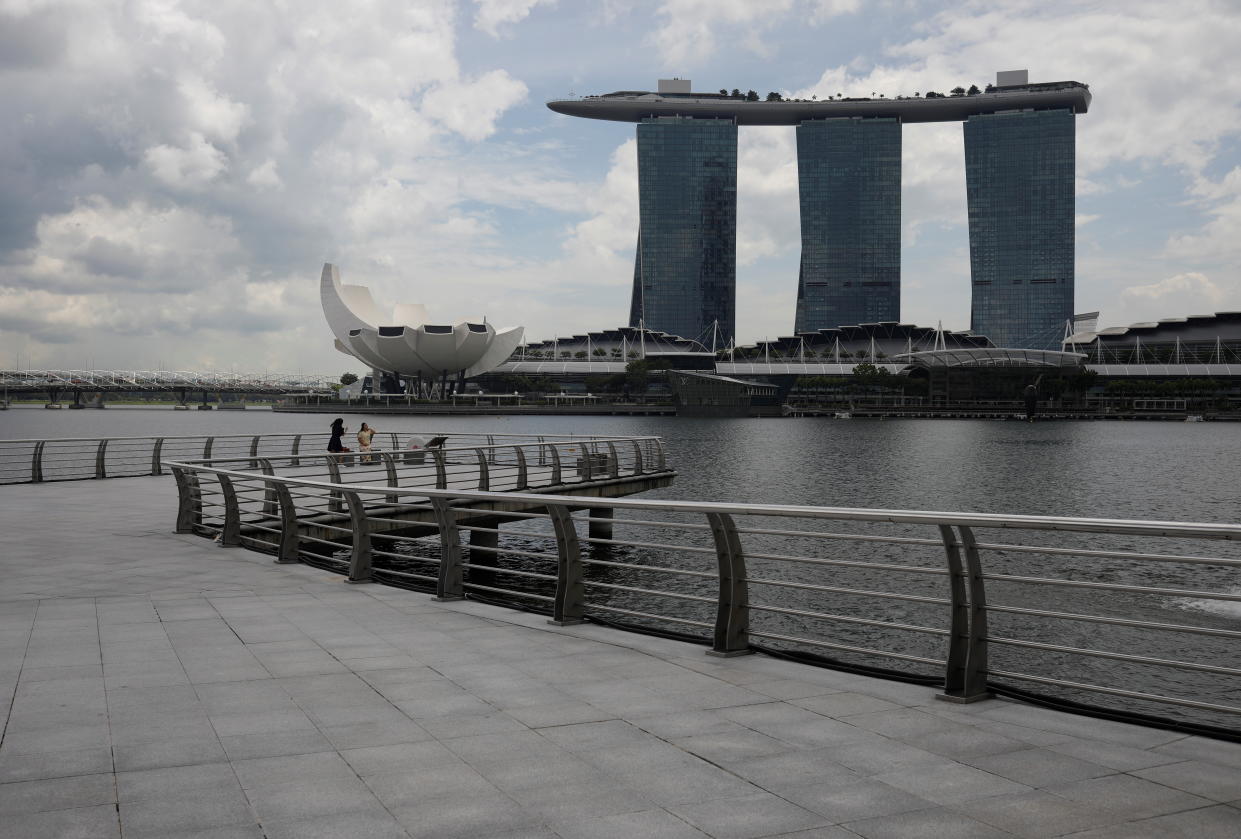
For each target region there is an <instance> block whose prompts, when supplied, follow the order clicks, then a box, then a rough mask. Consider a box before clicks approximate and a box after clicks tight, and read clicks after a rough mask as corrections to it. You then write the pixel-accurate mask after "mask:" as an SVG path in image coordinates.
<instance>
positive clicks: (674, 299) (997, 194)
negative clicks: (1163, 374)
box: [547, 70, 1090, 349]
mask: <svg viewBox="0 0 1241 839" xmlns="http://www.w3.org/2000/svg"><path fill="white" fill-rule="evenodd" d="M958 90H960V89H958ZM547 106H548V107H549V108H551V109H552V110H553V111H556V112H558V113H562V114H568V115H570V116H579V117H588V118H591V119H605V120H615V121H620V122H634V123H637V126H638V129H637V130H638V194H639V198H638V200H639V205H640V208H639V209H640V213H639V216H640V221H639V228H638V247H637V255H636V257H635V260H634V280H633V297H632V301H631V304H630V319H629V323H630V326H638V325H640V324H641V325H645V326H646V327H647V328H648V329H656V330H660V331H663V332H670V333H673V334H675V335H680V336H682V337H685V338H697V339H699V340H704V341H706V342H707V343H708V344H710V343H711V342H712V341H713V340H714V343H715V344H716V345H717V346H722V345H724V344H727V343H728V342H730V341H732V340H733V337H734V333H735V326H736V307H737V296H736V265H737V256H736V251H737V127H738V126H740V125H792V126H796V130H797V170H798V180H799V185H798V192H799V198H800V204H801V243H802V249H801V268H800V271H799V276H798V282H797V313H796V317H795V323H794V331H795V332H798V333H804V332H814V331H816V330H819V329H830V328H834V327H837V326H844V325H849V324H857V323H877V322H883V321H899V320H900V300H901V132H902V126H903V125H904V124H905V123H920V122H962V123H964V128H965V177H966V195H967V200H968V211H969V235H970V277H971V282H972V295H971V316H970V328H971V330H972V331H973V332H975V333H977V334H981V335H986V336H987V337H989V338H990V339H991V340H992V341H993V342H994V343H995V344H996V345H997V346H1001V347H1025V348H1035V349H1058V348H1059V345H1060V339H1061V336H1062V334H1063V327H1064V324H1065V322H1066V321H1068V320H1069V319H1071V318H1072V316H1073V263H1074V174H1075V164H1074V154H1075V146H1076V143H1075V124H1074V117H1075V115H1076V114H1083V113H1085V112H1086V110H1087V108H1089V106H1090V91H1089V89H1088V88H1087V87H1086V85H1084V84H1081V83H1080V82H1072V81H1064V82H1048V83H1042V84H1030V83H1029V80H1028V78H1027V73H1026V71H1024V70H1016V71H1010V72H1001V73H999V74H997V77H996V84H995V85H988V86H987V89H986V91H985V92H984V91H978V90H977V88H971V92H970V93H965V92H960V94H959V95H955V94H954V95H946V96H941V95H938V94H927V95H926V96H914V97H897V98H895V99H886V98H883V97H880V98H878V99H852V98H841V99H836V98H828V99H826V100H787V99H775V100H774V101H773V100H768V101H757V99H756V98H755V97H754V96H752V95H751V96H750V97H748V98H747V96H745V95H730V94H727V93H723V92H721V93H695V92H692V91H691V90H690V83H689V81H687V80H683V79H670V80H669V79H665V80H661V81H660V82H659V89H658V90H657V91H656V92H649V91H636V90H625V91H618V92H616V93H608V94H604V95H602V96H587V97H583V98H581V99H558V100H553V101H551V102H548V103H547Z"/></svg>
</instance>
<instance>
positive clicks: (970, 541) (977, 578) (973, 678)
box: [957, 525, 991, 702]
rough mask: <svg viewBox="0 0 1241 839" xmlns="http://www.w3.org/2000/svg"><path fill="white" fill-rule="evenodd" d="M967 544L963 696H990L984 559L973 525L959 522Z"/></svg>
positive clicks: (971, 698) (965, 545)
mask: <svg viewBox="0 0 1241 839" xmlns="http://www.w3.org/2000/svg"><path fill="white" fill-rule="evenodd" d="M957 530H958V531H959V532H960V533H961V544H962V545H963V546H964V547H965V587H966V592H967V594H968V595H969V599H970V634H969V655H968V656H967V657H966V662H965V681H964V684H963V686H962V687H963V691H964V699H965V701H967V702H976V701H978V700H980V699H987V698H989V697H990V696H991V693H990V692H989V691H988V690H987V591H986V585H985V583H984V581H983V575H982V559H981V557H980V556H979V553H978V542H977V540H975V539H974V530H973V528H971V527H969V526H967V525H957Z"/></svg>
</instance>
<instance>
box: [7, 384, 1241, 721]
mask: <svg viewBox="0 0 1241 839" xmlns="http://www.w3.org/2000/svg"><path fill="white" fill-rule="evenodd" d="M330 420H331V417H330V416H325V415H310V414H275V413H271V412H270V411H267V410H254V409H250V410H247V411H244V412H242V411H226V412H219V411H212V412H199V411H188V412H186V411H179V412H174V411H171V410H169V409H141V408H119V407H115V408H108V409H105V410H103V411H94V410H85V411H67V410H62V411H44V410H42V409H36V408H15V409H12V410H9V411H7V412H0V439H14V438H28V437H40V438H53V437H102V436H122V435H124V436H144V435H168V436H172V435H177V434H186V435H190V434H207V433H211V434H216V435H223V434H256V433H263V432H272V433H276V432H323V431H326V430H327V426H328V424H329V422H330ZM362 421H366V422H368V423H370V424H371V425H373V426H375V427H377V428H378V429H380V430H381V431H400V432H406V431H421V432H428V431H473V432H494V433H514V434H518V433H528V434H542V435H547V436H554V435H557V434H569V433H572V434H610V435H630V434H633V435H648V434H649V435H658V436H660V437H662V438H663V439H664V440H665V442H666V444H667V447H668V454H669V459H670V461H671V463H672V464H673V466H674V467H675V468H676V469H677V470H678V471H679V476H678V478H677V481H676V483H675V484H674V485H673V486H672V487H669V488H666V489H663V490H660V491H658V492H654V493H648V494H647V495H646V496H644V497H665V498H684V499H693V500H703V501H740V502H754V503H784V504H808V505H828V506H843V507H880V508H893V509H921V510H947V511H966V512H995V513H1015V514H1048V515H1064V516H1088V517H1099V518H1136V519H1159V520H1174V521H1199V522H1228V523H1238V522H1241V481H1239V480H1238V473H1239V469H1238V466H1239V465H1241V463H1239V461H1241V424H1238V423H1172V422H1168V423H1163V422H1125V423H1121V422H1042V423H1033V424H1028V423H1020V422H996V421H965V420H961V421H957V420H827V419H790V420H778V419H763V420H757V419H718V420H715V419H697V418H696V419H689V418H682V419H677V418H665V417H633V418H629V417H463V418H455V419H450V418H442V417H391V416H376V417H371V416H364V415H348V416H346V424H347V425H348V426H349V427H350V428H356V427H357V426H358V424H359V423H361V422H362ZM773 526H776V527H780V526H785V527H787V526H788V524H786V523H785V524H777V523H774V522H773ZM514 529H516V530H521V529H523V528H521V527H515V528H514ZM835 529H838V530H848V529H850V527H849V526H848V525H842V526H840V527H838V528H835ZM888 532H894V533H902V534H904V535H918V536H933V535H934V533H933V532H932V533H928V532H926V530H925V529H923V530H922V531H919V532H917V533H913V532H912V531H911V530H901V529H900V528H894V529H891V530H889V531H888ZM618 535H619V534H618ZM632 535H633V537H634V538H640V539H650V540H656V541H672V542H678V541H681V540H683V539H684V535H685V534H684V532H683V531H680V532H672V531H669V532H668V533H667V534H662V536H661V534H659V533H658V532H654V533H652V532H649V531H648V532H645V533H642V534H641V535H638V534H636V533H634V534H632ZM1015 535H1016V534H1013V535H1009V534H1003V533H1001V534H998V535H997V534H980V537H981V538H986V539H993V540H995V541H1020V539H1014V538H1013V537H1014V536H1015ZM1024 535H1025V537H1026V539H1027V540H1030V539H1038V540H1039V544H1048V545H1068V544H1073V545H1078V546H1087V547H1094V548H1113V549H1120V550H1148V551H1155V552H1161V553H1197V554H1204V553H1206V554H1211V555H1215V556H1233V555H1236V554H1237V553H1238V550H1239V549H1241V546H1235V545H1232V544H1204V543H1198V544H1193V543H1189V542H1186V543H1184V544H1176V543H1174V542H1171V541H1160V542H1159V543H1158V544H1137V543H1135V542H1134V540H1132V539H1130V538H1128V537H1118V538H1111V539H1108V538H1104V537H1091V536H1080V535H1078V536H1074V535H1071V534H1054V533H1051V534H1043V535H1042V536H1037V535H1035V536H1031V535H1030V534H1024ZM532 536H533V534H532ZM678 537H679V538H678ZM429 549H430V550H431V554H429V555H428V556H429V557H430V556H431V555H433V554H434V553H435V551H436V548H435V547H434V546H429ZM529 549H533V550H542V549H544V548H543V547H540V544H539V543H538V542H537V540H536V539H534V538H532V539H531V544H530V545H529ZM746 550H747V553H750V552H751V551H753V552H754V553H758V552H761V551H768V552H772V553H781V554H789V553H792V554H800V555H813V556H837V557H839V556H847V557H849V558H859V559H865V560H868V561H881V562H886V563H897V564H900V563H910V564H922V565H929V566H935V567H941V566H942V563H943V553H942V549H931V548H927V549H912V548H905V547H900V546H891V545H867V544H861V545H859V544H858V543H847V542H846V543H841V542H832V543H823V542H817V543H814V544H807V543H806V541H805V540H801V541H800V542H799V541H798V540H792V539H782V538H779V537H747V546H746ZM611 557H612V558H615V559H621V560H622V561H624V562H627V563H634V564H639V565H659V564H665V565H667V564H672V563H674V562H683V563H684V564H685V565H686V566H688V565H693V564H694V563H697V562H699V561H700V560H701V561H702V562H703V563H705V564H703V567H702V570H704V571H711V570H713V563H714V560H713V559H711V558H710V557H704V556H702V555H690V556H687V557H680V558H674V559H672V560H670V559H669V557H668V555H667V554H664V555H653V554H650V553H649V552H644V551H642V550H637V549H617V550H615V551H613V553H612V554H611ZM986 559H987V568H988V571H989V572H992V573H995V572H1002V573H1009V574H1031V575H1036V576H1039V575H1047V576H1054V577H1067V578H1075V579H1083V580H1088V579H1091V580H1106V581H1111V582H1119V583H1124V584H1129V585H1153V586H1167V587H1173V588H1182V589H1204V590H1212V591H1227V592H1233V593H1241V580H1238V579H1237V575H1236V574H1235V573H1233V572H1231V571H1227V570H1221V569H1218V568H1210V567H1202V566H1185V565H1179V564H1178V565H1151V564H1138V563H1132V562H1125V561H1117V560H1101V561H1086V560H1080V559H1058V558H1055V557H1043V556H1032V555H1030V554H1011V553H1006V554H997V553H995V552H990V553H989V555H988V556H987V557H986ZM750 566H751V567H750V575H751V576H753V577H756V578H757V577H764V578H767V579H785V580H789V581H792V580H798V581H802V582H810V583H819V584H823V583H825V582H827V583H831V584H834V585H840V586H848V587H854V588H864V589H887V590H903V591H908V592H909V593H925V594H929V595H932V596H942V593H943V592H942V579H941V578H925V577H922V578H917V579H914V580H911V581H904V580H897V579H895V577H900V576H902V575H893V574H888V573H876V572H873V571H861V572H854V571H849V570H847V569H840V570H833V569H822V568H814V567H806V566H792V567H790V566H789V565H788V564H787V563H771V562H768V563H764V562H763V561H761V560H758V561H752V562H751V563H750ZM604 578H606V579H607V581H609V582H614V583H620V584H625V585H639V586H640V585H643V584H644V582H645V583H647V584H648V585H649V581H643V580H642V579H640V578H639V577H638V576H636V572H617V573H606V574H605V575H604ZM680 579H681V580H683V581H684V582H682V583H679V584H680V585H682V586H683V587H684V588H683V590H684V591H685V592H686V593H695V592H696V591H697V590H696V589H694V588H693V586H694V585H698V584H699V583H696V582H695V581H694V580H693V579H692V578H690V579H688V580H686V578H680ZM661 582H662V581H661ZM676 585H678V583H674V584H673V586H672V587H675V586H676ZM1005 585H1006V584H1003V583H992V584H989V586H988V598H989V602H991V603H1008V604H1010V605H1021V606H1026V607H1035V608H1043V609H1052V610H1060V611H1066V612H1081V613H1093V614H1112V615H1116V616H1121V617H1129V618H1138V619H1144V620H1151V621H1158V622H1170V623H1191V624H1195V625H1201V626H1209V627H1215V628H1222V629H1231V630H1241V604H1238V603H1218V602H1212V601H1192V600H1186V599H1184V598H1169V597H1152V596H1149V595H1127V594H1123V593H1121V594H1117V593H1107V594H1105V595H1100V594H1099V593H1096V592H1092V591H1091V590H1088V589H1087V590H1083V589H1064V588H1046V587H1041V588H1034V587H1030V586H1025V587H1024V588H1018V587H1015V586H1013V585H1012V584H1008V586H1009V587H1008V588H1005ZM708 588H710V587H709V586H708ZM697 593H700V594H707V595H710V594H712V592H710V591H706V590H703V591H699V592H697ZM777 595H778V596H779V597H780V598H781V600H780V601H779V602H780V603H781V604H782V605H790V606H794V607H797V608H802V609H809V610H814V611H825V612H831V613H835V614H844V615H855V616H868V617H872V618H873V617H879V618H882V619H884V620H889V621H898V622H908V623H915V624H923V625H927V626H942V625H943V621H944V616H943V614H942V607H937V606H933V607H926V606H922V605H919V604H909V603H905V602H900V601H882V602H879V603H878V604H876V602H875V601H873V600H867V601H866V602H858V600H857V598H850V597H847V596H839V595H832V594H818V593H811V594H807V593H805V592H799V591H792V590H789V589H780V590H778V592H777ZM762 596H763V597H764V598H766V599H767V600H768V601H769V602H770V600H771V597H772V596H773V594H772V591H771V590H768V591H765V592H762ZM752 597H753V595H752ZM596 601H597V602H606V603H609V604H611V605H615V606H624V607H626V608H634V609H639V610H648V609H650V608H651V604H650V603H648V602H644V601H643V600H642V599H641V598H640V597H632V596H628V595H624V594H598V593H596V595H595V596H594V597H592V602H596ZM752 602H756V601H752ZM659 606H660V608H661V609H663V610H667V609H668V608H670V607H669V606H668V604H667V603H661V604H659ZM686 608H689V607H686ZM709 611H710V610H706V612H709ZM706 612H704V613H703V614H701V615H695V614H692V613H691V612H684V613H682V616H683V617H696V618H700V619H704V620H710V615H709V614H707V613H706ZM754 628H755V629H756V630H760V629H766V630H767V631H772V632H779V633H783V634H792V635H797V636H798V637H824V633H825V632H828V633H829V635H828V636H827V637H830V638H831V639H832V640H833V641H836V642H837V643H847V644H857V645H860V646H878V647H883V646H885V645H886V646H887V648H890V649H907V650H909V651H912V652H915V653H918V654H925V655H928V656H930V657H936V656H937V655H941V654H942V651H941V649H940V648H941V647H942V641H940V640H937V639H936V638H935V637H934V636H913V637H912V638H910V637H908V636H902V637H896V636H893V635H892V633H888V632H886V631H885V630H875V629H874V628H867V627H862V628H859V627H856V626H850V625H843V626H832V627H829V628H826V629H825V628H824V626H823V624H822V622H821V621H819V622H818V623H816V622H815V621H806V620H801V619H798V618H791V617H787V616H771V615H763V614H761V613H755V618H754ZM991 634H992V635H995V636H1007V637H1020V638H1036V639H1040V640H1043V641H1047V642H1050V643H1056V644H1064V645H1068V646H1081V647H1094V648H1101V649H1111V650H1115V651H1118V652H1133V653H1139V654H1155V655H1158V656H1160V657H1164V658H1171V659H1180V660H1194V661H1211V662H1213V663H1217V664H1223V665H1225V666H1233V667H1236V666H1241V660H1239V658H1238V655H1237V652H1236V649H1237V644H1236V642H1235V641H1233V640H1230V639H1218V638H1204V637H1198V636H1170V637H1169V636H1164V637H1162V638H1156V637H1147V636H1145V635H1144V634H1143V631H1138V630H1130V629H1123V628H1116V627H1106V626H1100V625H1097V624H1089V623H1082V622H1073V621H1062V622H1059V623H1058V624H1055V623H1052V624H1049V623H1048V622H1047V621H1042V620H1038V619H1030V618H1025V617H1022V616H1013V615H1003V614H996V615H995V616H994V618H993V620H992V624H991ZM880 636H882V637H880ZM904 644H907V645H908V646H906V647H902V645H904ZM992 650H993V651H992V666H993V667H995V668H996V669H1011V670H1016V671H1022V672H1037V673H1041V674H1043V675H1046V676H1052V677H1056V678H1064V679H1069V680H1071V681H1086V682H1089V681H1099V680H1103V681H1105V682H1106V683H1112V684H1115V683H1120V684H1126V685H1129V686H1130V687H1133V688H1135V689H1139V690H1152V691H1153V692H1168V693H1171V694H1174V695H1181V696H1196V697H1200V698H1203V699H1206V700H1208V701H1214V702H1219V703H1222V704H1231V705H1237V704H1241V688H1239V687H1238V685H1237V680H1236V679H1233V678H1230V677H1223V676H1212V675H1204V674H1196V673H1181V672H1179V671H1178V672H1173V673H1171V674H1168V673H1164V672H1158V673H1156V672H1152V671H1151V670H1149V669H1146V668H1143V667H1140V666H1137V665H1133V664H1129V663H1125V662H1111V661H1098V660H1088V662H1087V664H1086V665H1085V666H1084V667H1083V665H1082V663H1081V660H1080V659H1078V658H1074V657H1066V656H1064V655H1060V654H1055V653H1041V652H1030V651H1026V650H1020V649H1014V648H1005V647H1001V646H998V645H997V646H993V648H992ZM882 663H883V664H885V665H886V664H888V663H889V662H887V661H884V662H882ZM913 669H915V670H917V669H918V668H917V667H916V666H915V667H913ZM1067 696H1069V698H1074V699H1078V700H1081V701H1088V702H1093V703H1096V704H1098V703H1111V702H1115V703H1116V704H1121V705H1125V704H1126V703H1125V702H1123V701H1121V700H1110V699H1100V698H1099V697H1097V696H1092V695H1080V694H1079V695H1074V694H1073V693H1072V692H1070V693H1068V694H1067ZM1129 707H1132V708H1133V709H1134V710H1139V711H1146V712H1154V713H1167V712H1166V709H1164V708H1163V707H1162V706H1154V707H1150V706H1148V707H1143V706H1141V705H1136V706H1133V705H1130V706H1129ZM1172 713H1173V715H1176V716H1181V717H1184V718H1193V719H1199V720H1200V721H1204V722H1209V723H1212V724H1217V725H1228V726H1230V727H1233V728H1237V727H1241V726H1238V721H1237V720H1236V719H1228V718H1218V717H1216V716H1212V715H1210V714H1207V715H1205V716H1201V715H1195V714H1194V713H1185V712H1179V711H1174V712H1172Z"/></svg>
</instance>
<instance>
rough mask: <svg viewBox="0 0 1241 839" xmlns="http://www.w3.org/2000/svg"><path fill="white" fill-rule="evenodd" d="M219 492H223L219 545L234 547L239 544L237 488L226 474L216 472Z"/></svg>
mask: <svg viewBox="0 0 1241 839" xmlns="http://www.w3.org/2000/svg"><path fill="white" fill-rule="evenodd" d="M216 478H217V479H218V480H219V481H220V492H222V493H223V494H224V527H223V529H222V530H221V531H220V547H223V548H236V547H239V546H240V545H241V505H240V504H238V503H237V490H236V489H235V488H234V487H233V479H232V478H230V477H228V475H220V474H217V475H216Z"/></svg>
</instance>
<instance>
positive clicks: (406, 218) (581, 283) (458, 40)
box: [0, 0, 1241, 373]
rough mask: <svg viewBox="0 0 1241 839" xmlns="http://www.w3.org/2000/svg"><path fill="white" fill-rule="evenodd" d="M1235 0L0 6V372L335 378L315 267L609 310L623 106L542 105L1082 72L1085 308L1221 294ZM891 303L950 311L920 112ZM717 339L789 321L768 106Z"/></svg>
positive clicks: (428, 296) (428, 288)
mask: <svg viewBox="0 0 1241 839" xmlns="http://www.w3.org/2000/svg"><path fill="white" fill-rule="evenodd" d="M1237 44H1241V0H1181V2H1178V3H1168V2H1165V0H1159V2H1143V0H1124V1H1123V2H1122V0H1112V2H1085V1H1084V0H1082V1H1078V2H1070V0H1038V2H1018V1H1017V0H985V2H975V0H954V2H951V3H932V2H915V1H914V0H869V2H868V0H649V1H648V0H597V2H592V1H591V0H460V2H452V0H404V2H397V0H353V1H352V2H349V3H340V2H339V1H338V0H333V1H332V2H328V1H327V0H268V2H259V3H240V2H221V0H204V1H203V2H191V1H189V0H186V2H180V1H179V0H0V113H3V114H4V115H5V116H4V119H3V122H2V123H0V367H2V366H9V365H12V366H14V367H17V366H20V367H23V368H95V369H144V370H146V369H150V370H154V369H165V370H167V369H182V370H230V369H231V370H237V371H263V370H270V371H281V372H316V373H332V372H335V371H344V370H349V369H353V368H357V367H359V364H358V363H357V362H354V361H352V360H351V359H349V358H347V357H345V356H343V355H340V354H339V353H338V352H337V351H336V350H334V349H333V348H332V340H331V335H330V332H329V330H328V328H327V325H326V323H325V322H324V320H323V317H322V313H321V310H320V308H319V300H318V280H319V274H320V271H321V268H322V265H323V263H324V262H332V263H335V264H337V265H339V266H340V270H341V275H342V279H343V280H344V281H345V282H346V283H357V284H362V285H368V286H370V287H371V288H372V290H373V291H374V293H375V296H376V298H377V299H378V300H380V301H387V302H388V303H396V302H422V303H425V304H426V305H427V306H428V308H429V309H430V311H431V314H432V316H433V318H435V319H436V320H440V321H444V322H452V321H457V320H462V319H470V320H477V319H481V318H484V317H485V318H486V319H487V320H488V322H490V323H493V324H496V325H497V326H516V325H520V326H524V327H525V328H526V335H527V338H528V339H529V340H541V339H548V338H552V337H554V336H556V335H558V334H559V335H566V334H573V333H582V332H584V331H587V330H598V329H606V328H611V327H615V326H621V325H624V324H625V321H626V318H627V316H628V308H629V291H630V286H631V283H632V277H633V249H634V244H635V241H636V236H637V224H638V216H637V163H636V144H635V140H634V127H633V126H632V125H630V124H626V123H614V122H602V121H595V120H583V119H575V118H572V117H566V116H562V115H558V114H554V113H552V112H551V111H549V110H548V109H547V107H546V105H545V102H546V101H547V100H549V99H553V98H559V97H563V96H565V95H568V94H570V93H572V94H577V95H581V94H587V93H605V92H610V91H613V90H623V89H654V87H655V84H656V80H657V79H659V78H668V77H673V76H676V77H680V78H689V79H692V80H693V82H694V89H695V90H706V91H715V90H719V89H720V88H727V89H730V90H731V89H732V88H734V87H736V88H740V89H742V90H746V89H750V88H753V89H754V90H757V91H759V92H760V93H763V94H764V95H765V94H766V92H768V91H778V92H780V93H782V94H784V95H786V96H796V97H804V98H809V97H810V96H812V95H817V96H819V97H820V98H822V97H824V96H828V95H835V94H837V93H844V94H845V95H847V96H868V95H870V94H871V93H875V94H878V93H884V94H885V95H886V96H888V97H889V98H890V97H893V96H896V95H912V94H913V93H914V92H925V91H927V90H938V91H946V90H948V89H950V88H952V87H955V86H957V85H958V84H960V85H963V86H966V87H968V86H969V85H970V84H977V85H978V86H979V87H982V86H983V85H985V84H986V83H988V82H994V80H995V72H996V71H997V70H1010V69H1020V68H1027V69H1028V70H1029V71H1030V79H1031V81H1058V80H1065V79H1072V80H1076V81H1081V82H1085V83H1087V84H1089V85H1090V89H1091V93H1092V94H1093V96H1094V101H1093V103H1092V105H1091V108H1090V112H1089V113H1088V114H1085V115H1083V116H1079V117H1078V119H1077V206H1076V215H1077V280H1076V295H1077V300H1076V308H1077V311H1083V312H1084V311H1090V310H1095V309H1098V310H1101V311H1102V315H1101V318H1100V322H1101V324H1102V325H1106V326H1118V325H1127V324H1129V323H1133V322H1137V321H1145V320H1157V319H1159V318H1167V317H1182V316H1185V315H1189V314H1202V313H1210V312H1215V311H1228V310H1233V311H1235V310H1239V309H1241V274H1239V272H1238V267H1239V265H1241V72H1239V70H1241V66H1239V65H1241V58H1238V52H1237ZM902 169H903V174H902V178H903V184H902V300H901V318H902V320H903V321H905V322H907V323H917V324H920V325H929V326H934V325H935V324H937V323H942V324H943V326H944V327H945V328H946V329H967V328H968V327H969V308H970V305H969V254H968V231H967V227H966V206H965V171H964V150H963V140H962V133H961V127H960V125H958V124H955V123H946V124H929V125H910V126H906V128H905V130H904V148H903V158H902ZM737 202H738V223H737V313H738V314H737V333H738V340H739V341H740V342H742V343H746V342H752V341H754V340H761V339H763V338H775V337H777V336H780V335H788V334H790V333H791V332H792V327H793V316H794V304H795V297H796V287H797V265H798V259H799V250H800V238H799V237H800V232H799V227H798V210H797V206H798V201H797V163H796V157H795V146H794V134H793V129H792V128H791V127H771V128H767V127H748V126H747V127H743V128H742V129H741V130H740V139H739V147H738V198H737Z"/></svg>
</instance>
